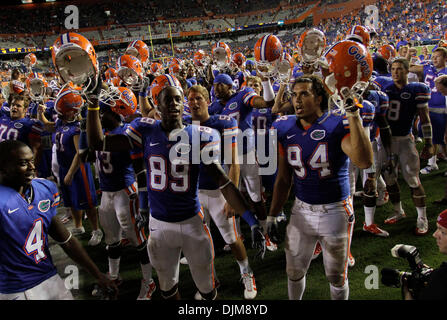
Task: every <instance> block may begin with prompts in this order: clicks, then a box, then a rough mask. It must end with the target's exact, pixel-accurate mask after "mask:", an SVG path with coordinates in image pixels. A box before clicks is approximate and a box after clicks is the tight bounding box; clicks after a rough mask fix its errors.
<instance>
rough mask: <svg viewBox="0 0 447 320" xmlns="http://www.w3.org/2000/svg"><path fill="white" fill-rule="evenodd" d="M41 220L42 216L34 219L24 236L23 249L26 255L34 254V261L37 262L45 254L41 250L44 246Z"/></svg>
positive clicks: (43, 257)
mask: <svg viewBox="0 0 447 320" xmlns="http://www.w3.org/2000/svg"><path fill="white" fill-rule="evenodd" d="M42 229H43V221H42V218H39V219H37V220H36V221H34V224H33V227H32V228H31V231H30V232H29V234H28V237H26V241H25V245H24V246H23V250H25V253H26V254H27V255H28V256H31V255H34V261H36V263H39V262H40V260H42V259H45V258H46V257H47V256H46V255H45V252H44V251H43V249H44V246H45V236H44V234H43V230H42Z"/></svg>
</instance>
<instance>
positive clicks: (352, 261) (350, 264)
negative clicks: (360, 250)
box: [348, 251, 355, 268]
mask: <svg viewBox="0 0 447 320" xmlns="http://www.w3.org/2000/svg"><path fill="white" fill-rule="evenodd" d="M354 265H355V259H354V257H353V256H352V253H351V251H349V256H348V266H349V267H350V268H352V267H353V266H354Z"/></svg>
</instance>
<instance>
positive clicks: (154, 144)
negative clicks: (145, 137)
mask: <svg viewBox="0 0 447 320" xmlns="http://www.w3.org/2000/svg"><path fill="white" fill-rule="evenodd" d="M158 144H160V143H159V142H157V143H152V142H151V143H149V146H151V147H153V146H156V145H158Z"/></svg>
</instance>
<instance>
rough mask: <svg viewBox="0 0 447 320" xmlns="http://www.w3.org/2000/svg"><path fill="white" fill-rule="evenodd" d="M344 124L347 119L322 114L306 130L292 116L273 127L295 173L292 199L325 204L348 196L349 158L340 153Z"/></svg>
mask: <svg viewBox="0 0 447 320" xmlns="http://www.w3.org/2000/svg"><path fill="white" fill-rule="evenodd" d="M343 120H347V118H346V117H345V116H340V115H336V114H331V115H329V116H327V113H325V114H323V115H322V116H321V117H320V118H319V119H318V120H317V121H316V122H315V123H314V124H313V125H311V126H310V127H309V128H306V129H304V128H303V127H302V126H301V124H300V123H299V121H297V117H296V116H295V115H291V116H282V117H280V118H278V119H277V120H276V121H275V122H274V123H273V129H276V130H277V135H278V148H279V151H280V153H281V154H282V155H283V156H284V157H286V158H287V162H288V163H289V164H290V166H291V167H292V168H293V171H294V174H293V181H294V183H293V185H294V192H295V196H296V197H297V198H298V199H300V200H301V201H304V202H306V203H309V204H327V203H333V202H337V201H341V200H344V199H346V198H347V197H348V196H349V193H350V187H349V176H348V166H349V158H348V156H347V155H346V154H345V153H344V152H343V150H342V149H341V142H342V140H343V138H345V137H346V136H347V135H348V134H349V126H347V125H346V124H345V123H343Z"/></svg>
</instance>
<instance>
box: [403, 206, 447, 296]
mask: <svg viewBox="0 0 447 320" xmlns="http://www.w3.org/2000/svg"><path fill="white" fill-rule="evenodd" d="M436 226H437V229H436V231H435V232H434V233H433V237H434V238H435V239H436V244H437V245H438V247H439V252H441V253H442V254H445V255H447V210H444V211H443V212H441V213H440V214H439V216H438V219H437V223H436ZM402 289H403V293H404V297H405V300H414V299H416V300H447V262H443V263H442V264H441V266H440V267H439V268H438V269H434V270H433V271H432V272H431V274H430V275H429V278H428V282H427V284H426V286H425V287H424V288H423V289H422V290H421V291H420V293H419V295H418V297H417V298H415V297H413V295H412V294H411V292H410V290H409V287H408V284H407V282H406V281H404V282H403V285H402Z"/></svg>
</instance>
